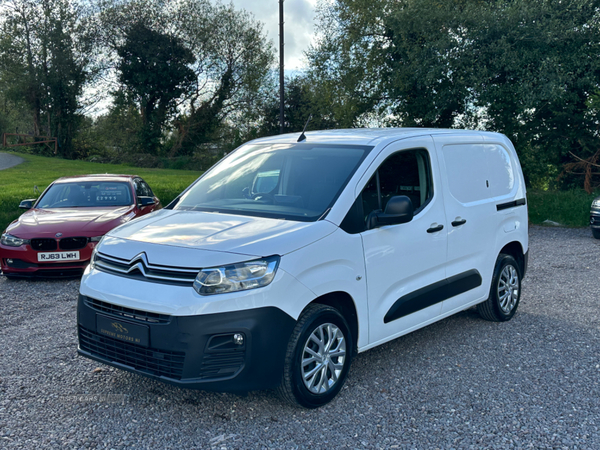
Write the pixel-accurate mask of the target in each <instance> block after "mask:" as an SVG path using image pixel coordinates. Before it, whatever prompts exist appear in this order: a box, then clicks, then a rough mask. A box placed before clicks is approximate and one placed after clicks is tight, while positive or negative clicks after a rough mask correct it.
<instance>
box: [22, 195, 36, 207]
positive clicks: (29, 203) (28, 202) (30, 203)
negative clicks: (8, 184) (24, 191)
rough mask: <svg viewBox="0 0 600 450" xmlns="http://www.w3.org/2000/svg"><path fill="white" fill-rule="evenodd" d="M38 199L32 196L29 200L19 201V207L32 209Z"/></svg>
mask: <svg viewBox="0 0 600 450" xmlns="http://www.w3.org/2000/svg"><path fill="white" fill-rule="evenodd" d="M35 201H36V199H35V198H30V199H27V200H21V203H19V208H21V209H31V208H32V207H33V204H34V203H35Z"/></svg>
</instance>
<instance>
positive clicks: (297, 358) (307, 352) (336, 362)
mask: <svg viewBox="0 0 600 450" xmlns="http://www.w3.org/2000/svg"><path fill="white" fill-rule="evenodd" d="M354 348H355V346H354V337H353V336H352V333H351V332H350V327H349V326H348V323H347V322H346V319H345V318H344V316H342V315H341V313H340V312H339V311H338V310H337V309H335V308H332V307H331V306H327V305H322V304H311V305H308V306H307V307H306V309H305V310H304V311H303V312H302V314H301V315H300V317H299V318H298V322H297V323H296V327H295V328H294V331H293V332H292V335H291V336H290V340H289V342H288V349H287V352H286V355H285V360H284V367H283V377H282V381H281V385H280V386H279V389H278V391H279V395H280V396H281V397H282V398H283V399H284V400H287V401H288V402H290V403H293V404H296V405H301V406H304V407H305V408H317V407H319V406H322V405H325V404H326V403H329V402H330V401H331V400H333V398H334V397H335V396H336V395H337V394H338V392H339V391H340V389H341V388H342V386H343V385H344V382H345V381H346V377H347V376H348V370H349V368H350V362H351V359H352V352H353V349H354Z"/></svg>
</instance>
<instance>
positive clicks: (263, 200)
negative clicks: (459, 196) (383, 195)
mask: <svg viewBox="0 0 600 450" xmlns="http://www.w3.org/2000/svg"><path fill="white" fill-rule="evenodd" d="M371 148H372V147H368V146H359V145H323V144H321V145H318V144H308V143H297V144H270V145H268V144H262V145H259V144H254V145H253V144H249V145H245V146H242V147H240V148H239V149H237V150H236V151H234V152H232V153H231V154H230V155H229V156H227V157H226V158H225V159H223V160H222V161H221V162H220V163H219V164H217V165H216V166H215V167H213V168H212V169H211V170H210V171H208V172H207V173H206V174H205V175H203V176H202V177H201V178H200V179H199V180H198V181H197V182H196V183H195V184H194V185H193V186H192V187H191V188H190V189H189V190H188V191H187V192H186V193H185V194H184V195H183V196H182V197H181V199H180V200H179V202H178V203H177V205H176V206H175V207H174V209H179V210H186V211H210V212H219V213H229V214H243V215H250V216H259V217H273V218H280V219H287V220H299V221H304V222H310V221H315V220H317V219H319V218H320V217H322V216H323V215H324V214H325V213H326V212H327V211H328V210H329V208H330V207H331V206H332V205H333V203H334V202H335V200H336V199H337V197H338V196H339V195H340V193H341V192H342V190H343V189H344V187H345V186H346V184H347V183H348V181H349V180H350V178H351V177H352V175H353V174H354V172H355V171H356V169H357V168H358V166H359V165H360V163H361V162H362V161H363V160H364V158H365V157H366V156H367V154H368V153H369V151H370V150H371Z"/></svg>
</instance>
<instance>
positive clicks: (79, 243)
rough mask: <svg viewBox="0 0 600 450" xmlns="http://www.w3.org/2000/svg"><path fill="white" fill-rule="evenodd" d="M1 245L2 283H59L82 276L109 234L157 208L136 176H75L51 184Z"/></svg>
mask: <svg viewBox="0 0 600 450" xmlns="http://www.w3.org/2000/svg"><path fill="white" fill-rule="evenodd" d="M19 208H23V209H28V210H29V211H27V212H26V213H24V214H23V215H22V216H21V217H19V218H18V219H17V220H15V221H14V222H12V223H11V224H10V225H9V226H8V228H7V229H6V231H4V233H2V238H1V239H0V267H1V268H2V272H3V273H4V275H5V276H7V277H31V276H42V277H61V276H74V275H80V274H81V273H83V270H84V269H85V267H86V266H87V264H88V263H89V261H90V258H91V256H92V251H93V249H94V247H95V246H96V244H97V243H98V242H99V241H100V239H101V238H102V236H104V234H105V233H107V232H108V231H109V230H111V229H113V228H115V227H116V226H118V225H121V224H122V223H125V222H128V221H130V220H132V219H135V218H136V217H140V216H143V215H144V214H148V213H150V212H152V211H155V210H157V209H159V208H160V201H159V199H158V198H156V197H155V196H154V194H153V193H152V190H151V189H150V186H148V184H147V183H146V182H145V181H144V180H142V179H141V178H140V177H138V176H135V175H108V174H107V175H80V176H75V177H64V178H59V179H58V180H56V181H54V182H53V183H52V184H51V185H50V186H48V188H47V189H46V190H45V191H44V192H43V193H42V195H41V196H40V198H38V199H37V200H36V199H31V200H23V201H22V202H21V204H20V205H19Z"/></svg>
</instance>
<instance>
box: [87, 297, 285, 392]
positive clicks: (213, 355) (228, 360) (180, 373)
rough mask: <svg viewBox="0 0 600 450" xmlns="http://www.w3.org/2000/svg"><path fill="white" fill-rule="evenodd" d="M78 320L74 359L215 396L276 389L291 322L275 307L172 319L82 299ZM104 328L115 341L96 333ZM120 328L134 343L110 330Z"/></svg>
mask: <svg viewBox="0 0 600 450" xmlns="http://www.w3.org/2000/svg"><path fill="white" fill-rule="evenodd" d="M77 322H78V332H79V349H78V353H79V354H80V355H83V356H85V357H88V358H90V359H93V360H96V361H99V362H102V363H105V364H109V365H111V366H114V367H117V368H120V369H123V370H127V371H130V372H134V373H137V374H140V375H144V376H147V377H150V378H153V379H157V380H160V381H164V382H167V383H170V384H174V385H177V386H180V387H186V388H194V389H203V390H216V391H251V390H256V389H268V388H272V387H275V386H277V385H278V384H279V383H280V381H281V376H282V373H283V372H282V371H283V362H284V357H285V353H286V350H287V344H288V341H289V338H290V335H291V333H292V331H293V329H294V326H295V324H296V321H295V320H294V319H293V318H292V317H290V316H289V315H287V314H286V313H284V312H283V311H282V310H280V309H278V308H275V307H262V308H256V309H249V310H243V311H234V312H225V313H218V314H204V315H195V316H172V315H167V314H156V313H149V312H145V311H138V310H134V309H130V308H125V307H122V306H118V305H113V304H111V303H107V302H104V301H100V300H96V299H92V298H90V297H86V296H83V295H79V300H78V305H77ZM106 324H108V327H110V326H111V325H112V326H113V327H114V330H113V331H115V333H111V334H113V335H114V336H115V337H111V336H110V335H109V333H107V331H106V330H105V329H104V328H102V327H103V326H106ZM113 324H115V325H113ZM123 329H128V330H131V331H132V332H133V331H134V330H135V334H136V338H133V337H129V336H127V335H124V334H119V332H118V331H116V330H123ZM132 334H133V333H132ZM235 334H242V335H243V337H244V342H243V344H242V345H239V344H236V343H234V341H233V336H234V335H235ZM140 339H141V341H140ZM135 340H137V341H139V342H141V343H134V342H133V341H135Z"/></svg>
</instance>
